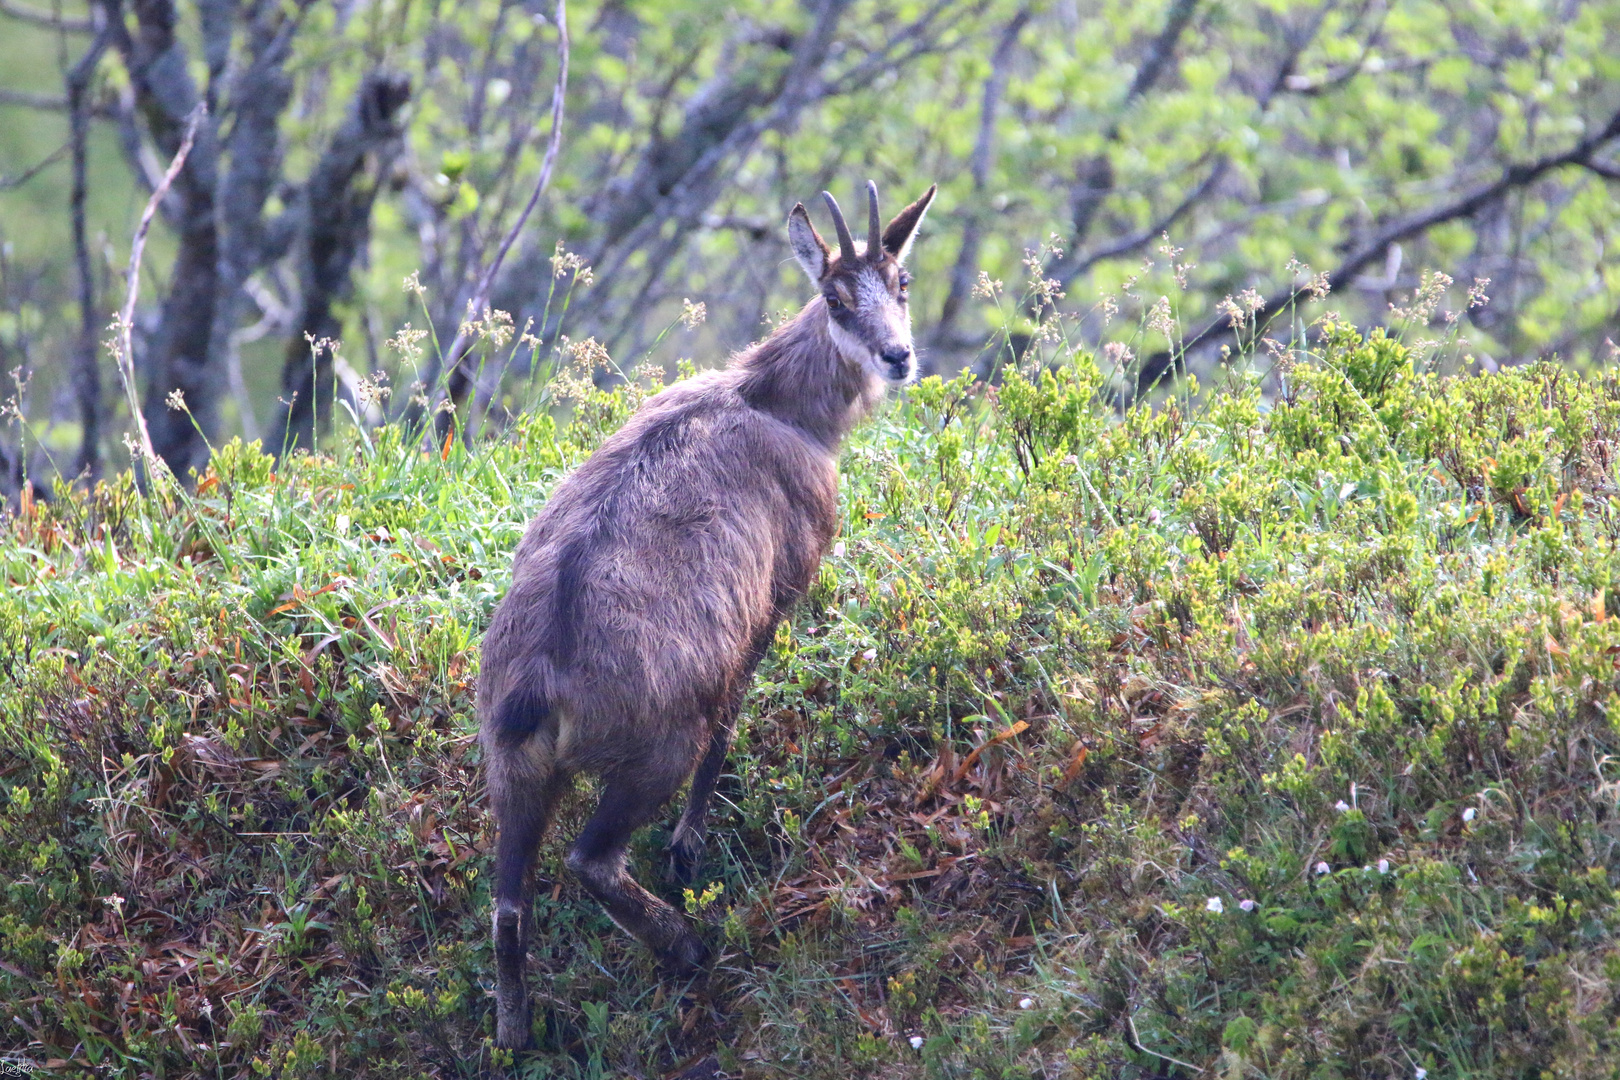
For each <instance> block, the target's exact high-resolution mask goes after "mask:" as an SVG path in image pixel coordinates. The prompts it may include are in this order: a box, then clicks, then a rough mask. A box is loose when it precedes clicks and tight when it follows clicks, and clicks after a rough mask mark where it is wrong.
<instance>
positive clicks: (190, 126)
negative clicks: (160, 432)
mask: <svg viewBox="0 0 1620 1080" xmlns="http://www.w3.org/2000/svg"><path fill="white" fill-rule="evenodd" d="M207 115H208V105H207V103H206V102H201V101H199V102H198V103H197V107H196V108H195V109H192V110H191V115H190V116H189V117H187V118H186V134H185V137H184V138H183V139H181V140H180V149H179V150H176V151H175V154H174V160H173V161H171V162H169V168H168V171H167V172H165V173H164V174H163V179H162V180H160V181H159V182H158V185H157V187H156V188H154V189H152V197H151V198H150V199H147V200H146V209H145V210H144V211H142V213H141V223H140V225H139V226H137V227H136V229H135V240H134V242H133V243H132V244H131V245H130V249H129V271H128V274H129V286H128V288H127V290H126V291H125V293H124V306H123V308H122V310H120V311H119V313H118V321H117V322H115V323H113V328H114V330H115V331H116V332H117V334H118V337H117V339H116V343H115V346H114V348H113V359H114V360H115V361H116V362H117V364H118V378H119V380H120V381H121V382H123V384H124V396H125V397H126V398H127V399H128V400H129V415H130V416H131V417H132V418H133V419H134V421H135V432H136V435H137V436H138V437H139V441H140V449H141V455H142V456H143V457H145V458H146V465H147V468H148V469H151V470H160V469H166V468H168V465H167V464H166V463H165V462H164V461H163V459H162V458H160V457H158V455H157V451H156V450H154V449H153V448H152V435H151V433H150V432H149V431H147V429H146V416H145V414H144V413H142V412H141V399H140V395H139V393H137V391H136V389H135V352H134V343H133V342H132V341H131V336H130V331H131V327H132V325H133V323H134V320H135V298H136V296H137V294H138V293H139V292H140V287H141V253H142V252H143V251H145V250H146V233H147V230H148V229H150V228H151V227H152V218H153V216H155V215H156V214H157V208H158V206H159V205H160V204H162V202H163V198H164V196H166V195H168V193H169V185H170V184H172V183H174V178H175V177H176V176H179V175H180V170H181V169H182V168H184V167H185V164H186V156H187V155H188V154H190V153H191V144H192V142H194V141H195V140H196V137H197V126H198V125H199V124H201V123H202V121H203V117H205V116H207Z"/></svg>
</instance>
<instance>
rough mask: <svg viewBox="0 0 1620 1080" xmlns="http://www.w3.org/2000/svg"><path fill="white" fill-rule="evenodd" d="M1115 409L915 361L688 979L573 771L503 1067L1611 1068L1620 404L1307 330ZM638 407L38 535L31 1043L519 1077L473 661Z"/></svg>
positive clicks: (794, 628)
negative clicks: (1139, 403) (1290, 348)
mask: <svg viewBox="0 0 1620 1080" xmlns="http://www.w3.org/2000/svg"><path fill="white" fill-rule="evenodd" d="M1109 385H1111V384H1110V382H1109V380H1108V379H1105V378H1104V377H1103V376H1102V375H1101V374H1100V373H1099V369H1098V368H1097V366H1096V365H1095V364H1094V363H1093V362H1092V361H1091V360H1090V359H1089V358H1087V357H1085V356H1083V355H1081V356H1074V357H1068V356H1065V357H1063V358H1062V360H1061V362H1060V363H1059V364H1058V365H1057V366H1055V367H1047V368H1046V369H1045V370H1024V371H1019V372H1013V371H1009V373H1008V375H1007V378H1006V379H1005V380H1004V382H1003V383H1002V385H1001V386H1000V387H999V389H997V390H996V391H994V392H986V391H984V390H983V389H982V388H981V387H977V386H975V385H973V384H972V383H971V382H970V381H968V380H966V379H960V380H956V381H954V382H950V383H943V382H940V381H938V380H930V381H928V382H925V383H924V384H923V385H921V386H919V387H917V388H916V389H915V390H914V391H913V392H912V393H911V395H910V396H909V397H908V399H906V400H905V401H904V402H902V403H901V404H900V405H898V406H897V407H895V408H894V409H892V410H890V411H889V412H887V413H886V414H885V415H884V416H882V417H881V418H879V419H878V420H877V421H876V422H874V423H873V424H871V425H869V426H868V427H867V428H865V429H863V430H862V431H861V432H860V433H859V434H858V435H857V436H856V437H855V438H854V440H853V441H852V443H851V445H850V446H849V448H848V453H847V455H846V460H845V469H844V480H843V484H844V489H845V490H844V492H843V503H842V505H843V507H844V513H845V521H844V523H843V533H842V536H841V538H840V541H839V544H838V546H837V547H836V548H835V550H834V552H833V553H832V554H831V555H830V556H829V558H828V560H827V563H826V565H825V567H824V570H823V573H822V576H821V579H820V581H819V583H818V585H817V586H816V588H815V590H814V591H813V595H812V596H811V598H810V599H809V601H808V602H807V603H806V604H805V605H804V606H803V607H802V609H801V610H800V611H799V613H798V614H797V616H796V617H795V619H794V621H793V623H792V624H791V625H790V626H788V627H785V628H784V629H783V630H782V631H781V632H780V633H779V634H778V635H777V638H776V641H775V644H774V648H773V650H772V652H771V654H770V656H769V657H768V658H767V660H766V663H765V665H764V667H763V669H762V671H761V674H760V678H759V680H758V683H757V685H756V687H755V690H754V692H753V694H752V696H751V698H750V701H749V706H748V709H747V721H746V727H745V730H744V731H743V733H742V735H741V737H740V739H739V742H738V748H737V752H736V753H735V755H734V756H733V759H732V762H731V771H730V774H729V775H728V776H727V777H726V778H725V779H724V781H723V783H722V787H721V791H722V794H723V796H724V797H723V798H722V799H721V800H719V804H718V806H717V808H716V810H715V811H714V815H713V820H712V826H713V830H712V838H711V857H710V860H709V863H708V865H707V867H706V868H705V876H704V878H703V880H702V882H700V883H699V885H698V887H695V888H694V889H692V890H691V891H690V892H689V893H687V894H686V895H685V899H686V901H687V903H686V906H687V907H688V909H689V910H690V911H691V912H693V913H694V915H695V917H697V918H699V919H700V920H703V921H704V922H706V923H708V924H709V926H708V929H707V931H706V933H707V934H708V936H709V938H710V940H711V941H712V942H713V943H714V944H715V945H716V947H717V948H718V949H719V951H720V953H721V955H720V959H719V960H718V962H717V965H716V967H715V969H714V971H713V973H712V975H711V976H710V977H709V978H708V979H707V981H706V982H701V983H696V984H693V985H691V986H681V985H671V984H664V983H660V982H659V981H658V980H657V979H656V977H655V975H654V973H653V971H652V967H651V963H650V961H649V959H648V957H647V956H646V955H645V954H644V953H643V952H642V951H640V950H639V949H638V948H637V947H635V946H634V945H633V944H632V943H631V942H630V941H629V940H628V939H627V938H625V937H624V936H623V935H622V934H620V933H618V932H617V931H616V930H614V929H613V928H612V926H611V924H609V922H608V921H607V919H606V918H605V916H604V915H603V914H602V913H601V911H600V909H599V908H598V907H597V906H596V905H595V904H593V903H591V902H590V901H589V899H588V898H587V897H585V896H584V894H583V893H582V891H581V890H580V889H579V887H578V886H577V884H576V883H575V882H574V881H573V879H572V878H571V877H569V876H568V875H567V874H565V873H563V872H562V867H561V858H560V856H561V852H562V850H563V847H562V844H563V840H564V839H565V838H566V837H567V836H569V835H571V834H572V832H573V831H575V830H576V829H577V828H578V826H579V824H580V823H581V820H582V817H583V815H584V814H585V813H586V812H587V810H588V808H589V799H590V792H589V791H588V790H586V789H585V787H584V786H583V785H582V788H581V790H580V791H579V792H577V793H576V794H575V796H574V797H573V798H572V799H570V800H569V801H568V802H567V803H566V804H565V806H564V807H563V809H562V811H561V815H560V816H561V820H560V821H559V823H558V829H557V833H556V834H554V836H553V837H552V839H550V840H549V841H548V842H547V845H546V847H545V849H544V852H543V856H542V865H541V873H542V875H543V876H544V877H545V879H546V887H545V888H544V889H543V890H542V892H541V895H540V899H539V902H538V910H537V918H536V931H535V945H534V950H533V959H532V966H533V968H534V969H536V970H535V971H534V972H533V979H534V985H535V987H536V988H537V989H539V990H540V998H539V1000H540V1007H539V1008H537V1014H536V1015H537V1020H536V1037H537V1042H538V1046H539V1049H538V1050H537V1051H536V1052H535V1053H533V1054H531V1055H519V1056H518V1058H517V1059H516V1062H515V1065H516V1067H517V1068H518V1069H519V1070H520V1071H523V1072H524V1073H525V1074H526V1075H535V1076H540V1075H562V1076H606V1075H620V1074H639V1075H662V1074H664V1073H668V1072H670V1071H672V1070H676V1069H677V1068H680V1067H684V1066H685V1064H686V1063H688V1062H691V1061H694V1060H700V1059H702V1058H704V1057H705V1056H707V1055H710V1054H714V1055H716V1058H717V1061H718V1064H719V1065H720V1066H721V1067H723V1068H725V1069H726V1070H728V1071H731V1072H736V1073H742V1074H744V1075H748V1076H777V1075H781V1076H787V1075H793V1076H829V1077H830V1076H845V1075H848V1073H849V1069H850V1068H851V1066H852V1065H854V1066H858V1067H859V1068H861V1069H865V1070H867V1071H869V1072H871V1073H874V1074H881V1075H886V1076H928V1077H963V1078H967V1077H1009V1078H1010V1077H1035V1076H1059V1075H1072V1076H1092V1075H1096V1076H1141V1077H1148V1076H1165V1075H1178V1074H1179V1075H1185V1076H1190V1075H1193V1074H1194V1073H1195V1072H1196V1071H1197V1070H1199V1069H1212V1070H1214V1071H1216V1072H1218V1073H1220V1074H1221V1075H1223V1076H1233V1077H1236V1076H1243V1075H1251V1074H1252V1075H1267V1076H1276V1077H1305V1076H1310V1077H1332V1076H1345V1077H1352V1076H1354V1077H1360V1076H1366V1077H1379V1078H1383V1077H1388V1076H1391V1075H1395V1076H1402V1075H1404V1076H1411V1075H1414V1074H1415V1073H1416V1071H1417V1070H1420V1069H1421V1070H1427V1073H1428V1075H1431V1076H1434V1077H1436V1078H1439V1077H1442V1076H1451V1075H1455V1076H1463V1075H1468V1076H1502V1077H1522V1076H1543V1075H1546V1076H1552V1075H1559V1076H1588V1075H1598V1074H1600V1073H1605V1072H1606V1070H1608V1069H1611V1068H1612V1062H1613V1061H1614V1060H1616V1054H1617V1051H1620V1047H1617V1045H1616V1043H1617V1040H1620V1035H1617V1027H1616V1025H1617V1022H1620V998H1617V989H1620V983H1617V980H1620V947H1617V946H1616V945H1615V940H1616V939H1615V933H1614V932H1615V929H1616V924H1617V921H1620V907H1617V904H1616V891H1615V888H1616V884H1617V875H1620V864H1617V858H1620V856H1617V855H1616V852H1617V850H1620V846H1617V844H1616V840H1617V839H1620V835H1617V828H1620V825H1617V821H1620V814H1617V810H1620V765H1617V764H1616V762H1617V759H1620V723H1617V720H1616V717H1617V716H1620V696H1617V691H1620V682H1617V662H1616V659H1615V658H1616V656H1617V655H1620V618H1616V615H1617V613H1620V602H1617V589H1620V562H1617V560H1616V554H1615V544H1616V537H1617V535H1620V515H1617V513H1616V509H1615V507H1614V505H1613V501H1614V498H1615V495H1616V491H1617V488H1616V477H1615V472H1614V462H1615V454H1616V449H1615V448H1616V446H1617V445H1620V443H1617V438H1620V436H1617V423H1620V383H1617V382H1616V381H1615V380H1614V379H1613V378H1610V377H1582V376H1579V375H1576V374H1573V373H1571V372H1569V371H1566V370H1563V369H1560V368H1556V367H1552V366H1546V365H1541V366H1535V367H1528V368H1522V369H1514V370H1507V371H1503V372H1501V373H1499V374H1495V375H1491V376H1487V377H1474V378H1461V377H1441V376H1439V375H1437V374H1434V373H1433V372H1430V371H1428V370H1426V369H1425V367H1424V365H1423V364H1422V363H1420V362H1418V361H1417V359H1416V358H1414V356H1413V354H1412V353H1410V352H1409V351H1408V350H1407V348H1406V347H1405V346H1404V345H1402V344H1401V343H1400V342H1398V341H1395V340H1393V339H1391V338H1388V337H1385V336H1383V335H1381V334H1379V333H1374V334H1373V335H1372V336H1371V337H1368V338H1365V339H1364V338H1362V337H1361V336H1360V335H1358V334H1356V333H1355V332H1354V331H1352V330H1350V329H1348V328H1343V327H1329V328H1327V329H1326V331H1325V333H1324V335H1323V337H1322V340H1321V343H1320V346H1319V348H1318V351H1317V352H1316V353H1314V354H1313V355H1311V356H1309V357H1304V356H1298V355H1290V356H1289V357H1288V358H1287V362H1286V363H1282V364H1279V365H1278V368H1277V369H1276V371H1275V372H1274V373H1273V374H1272V375H1270V376H1269V377H1268V378H1264V379H1263V378H1261V377H1260V375H1259V374H1257V373H1254V372H1251V371H1248V370H1247V369H1241V368H1240V369H1237V370H1234V371H1233V372H1232V373H1230V375H1229V376H1228V377H1226V378H1224V379H1223V381H1222V385H1220V386H1219V387H1217V388H1214V389H1211V390H1209V391H1207V392H1199V393H1185V394H1181V395H1179V396H1175V397H1172V398H1170V399H1168V400H1167V401H1165V402H1164V403H1162V404H1161V405H1160V406H1159V407H1157V408H1153V409H1150V408H1148V407H1146V406H1143V407H1138V408H1134V409H1131V410H1128V411H1126V412H1125V413H1123V414H1122V415H1116V414H1115V413H1114V412H1113V409H1112V406H1111V405H1110V400H1111V399H1110V398H1109V396H1108V391H1107V387H1108V386H1109ZM633 392H635V391H630V390H621V391H619V392H618V395H624V394H629V393H633ZM630 403H631V400H630V399H629V398H626V397H621V396H617V395H600V396H599V397H597V398H592V399H591V400H590V401H588V402H586V403H585V407H583V408H581V409H580V410H578V416H579V418H580V419H579V420H578V421H577V424H576V423H562V424H559V423H558V422H557V421H555V420H554V419H553V418H552V417H551V416H548V415H535V416H529V417H525V418H523V419H521V420H519V421H518V422H517V423H516V425H515V426H514V427H513V428H512V429H511V430H510V431H509V432H507V433H506V434H505V435H504V436H503V437H502V438H500V439H499V440H495V441H492V442H489V443H487V444H485V445H483V446H482V447H481V448H480V449H479V450H477V451H476V452H471V451H468V450H467V449H465V448H464V447H461V446H459V445H455V444H452V445H451V446H450V447H449V449H448V450H447V451H446V452H445V453H442V454H440V453H434V454H423V453H421V452H420V451H419V449H418V448H417V447H416V446H415V445H414V444H412V443H410V442H409V441H407V440H405V439H403V438H402V437H401V436H400V434H399V433H398V432H396V431H391V430H385V431H382V432H377V433H374V435H373V437H371V438H369V439H366V440H361V441H356V442H355V443H354V444H353V445H351V446H348V447H345V448H344V449H342V450H341V452H340V453H338V454H337V455H336V456H322V457H314V458H309V457H305V458H299V459H295V460H293V461H291V462H289V463H287V464H286V465H285V466H284V467H283V468H282V469H280V470H279V471H272V469H271V466H270V463H269V461H268V459H266V458H264V457H263V456H262V455H259V454H258V453H257V451H256V450H254V449H253V448H251V447H245V446H242V445H240V444H233V445H231V446H229V447H226V448H224V449H223V450H222V451H221V452H220V453H219V454H218V455H217V456H216V458H215V463H214V465H213V467H212V468H211V469H210V471H209V473H208V474H207V475H205V476H204V477H202V478H201V480H200V482H199V483H198V485H197V488H196V492H195V494H192V495H179V494H166V495H165V494H158V495H150V496H143V495H141V494H140V493H138V492H137V491H136V490H135V489H134V488H133V486H132V485H131V484H130V483H129V481H128V480H127V479H125V480H121V481H119V482H117V483H114V484H111V485H107V486H103V487H101V488H99V489H98V490H97V491H96V492H95V493H94V494H93V495H88V496H86V495H83V494H77V493H74V492H70V491H66V490H64V491H63V492H61V497H60V498H59V499H58V500H57V501H55V502H53V503H51V504H48V505H39V504H29V505H26V506H24V507H23V509H22V512H21V513H19V514H17V515H16V516H14V517H12V518H10V519H8V520H7V522H6V525H5V529H6V532H5V536H4V540H3V542H0V564H3V566H4V573H5V577H6V584H7V586H8V587H7V588H6V589H5V591H4V593H3V594H0V657H3V658H4V671H5V690H4V693H3V695H0V880H3V881H4V883H5V884H4V889H5V898H4V904H3V906H0V1015H3V1019H4V1021H5V1022H4V1024H3V1026H0V1046H3V1047H4V1048H5V1049H6V1050H8V1051H10V1052H11V1053H13V1054H15V1055H19V1056H21V1057H24V1058H26V1059H28V1060H30V1061H33V1062H35V1063H38V1064H41V1065H49V1067H50V1068H51V1069H53V1070H56V1071H59V1072H61V1073H63V1074H84V1075H88V1074H90V1073H92V1072H99V1073H101V1074H116V1075H151V1076H175V1075H210V1076H226V1075H230V1076H236V1075H250V1076H251V1075H262V1076H287V1077H292V1076H315V1075H326V1074H328V1073H330V1074H332V1075H342V1076H401V1077H404V1076H418V1075H423V1074H424V1073H426V1074H432V1075H443V1076H455V1075H476V1074H479V1073H481V1072H484V1071H487V1070H488V1069H489V1068H491V1067H492V1066H493V1065H497V1064H501V1063H503V1062H504V1061H505V1058H503V1057H502V1056H501V1055H499V1054H497V1053H496V1052H495V1051H494V1050H493V1049H492V1048H491V1043H490V1035H491V1032H492V1022H493V1021H492V998H491V996H490V990H491V987H492V981H493V971H492V968H491V960H492V957H491V952H490V946H489V942H488V936H487V919H486V914H487V911H488V885H487V881H488V874H487V868H488V861H489V852H490V848H491V843H490V841H491V836H490V834H489V831H488V822H487V816H486V814H485V812H484V808H483V805H482V797H481V789H480V786H479V773H478V760H477V750H476V745H475V743H474V741H473V738H472V733H473V730H474V721H473V718H472V686H473V683H474V677H475V672H476V666H477V645H478V638H479V634H480V632H481V630H482V627H483V626H484V624H485V622H486V620H487V618H488V616H489V614H490V612H491V610H492V608H493V605H494V603H495V602H496V600H497V599H498V597H499V596H500V595H501V593H502V591H503V590H504V588H505V585H506V582H507V575H508V573H509V562H510V553H511V550H512V548H513V547H514V546H515V544H516V542H517V540H518V537H519V536H520V534H521V530H522V528H523V524H524V522H525V521H526V520H527V518H528V517H529V516H530V515H531V514H532V513H533V512H534V511H535V509H536V508H538V507H539V506H540V505H542V504H543V502H544V500H545V498H546V494H547V492H548V491H549V490H550V489H551V488H552V487H553V485H554V484H555V483H556V482H557V480H558V479H559V478H560V477H561V476H562V475H563V474H564V473H565V471H566V470H567V469H568V468H570V467H572V466H573V465H574V464H576V463H577V462H578V461H579V460H581V459H582V457H583V455H584V454H585V453H587V452H588V450H589V449H590V448H591V447H593V446H595V445H596V444H597V443H598V442H599V440H600V438H601V437H602V436H603V434H604V433H605V432H606V431H608V430H611V428H612V426H613V425H615V424H616V423H618V422H620V421H622V418H623V416H624V415H625V414H626V412H627V410H628V407H629V405H630ZM672 814H673V809H672V811H671V815H672ZM667 825H668V822H666V826H665V827H666V828H667ZM665 838H666V833H665V832H663V831H660V830H659V829H655V830H652V831H651V833H650V835H648V836H646V837H644V839H643V841H642V844H641V846H640V847H639V848H638V850H637V854H636V858H637V861H638V873H639V874H640V875H641V876H642V878H643V880H647V881H649V882H651V881H656V880H658V875H659V872H660V868H661V866H662V858H661V851H660V847H661V844H662V842H663V840H664V839H665ZM666 893H667V894H668V895H669V896H670V897H671V898H672V899H674V900H676V901H677V902H679V901H680V900H681V899H682V894H681V893H680V892H679V890H676V889H674V888H672V887H671V888H667V889H666ZM1604 1063H1609V1064H1604Z"/></svg>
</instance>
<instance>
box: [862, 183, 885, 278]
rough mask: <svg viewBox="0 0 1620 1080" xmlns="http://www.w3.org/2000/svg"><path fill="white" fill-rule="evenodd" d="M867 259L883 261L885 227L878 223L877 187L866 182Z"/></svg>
mask: <svg viewBox="0 0 1620 1080" xmlns="http://www.w3.org/2000/svg"><path fill="white" fill-rule="evenodd" d="M866 211H867V223H866V257H867V259H868V260H870V261H871V262H881V261H882V260H883V226H882V224H881V223H879V221H878V209H877V185H876V184H874V183H872V181H870V180H868V181H867V182H866Z"/></svg>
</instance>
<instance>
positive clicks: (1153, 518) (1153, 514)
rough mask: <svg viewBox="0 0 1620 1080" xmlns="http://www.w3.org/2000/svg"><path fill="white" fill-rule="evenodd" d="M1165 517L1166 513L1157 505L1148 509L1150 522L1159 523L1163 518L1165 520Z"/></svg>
mask: <svg viewBox="0 0 1620 1080" xmlns="http://www.w3.org/2000/svg"><path fill="white" fill-rule="evenodd" d="M1163 518H1164V515H1163V514H1161V513H1160V512H1159V508H1158V507H1157V506H1155V507H1154V508H1153V509H1151V510H1149V511H1148V522H1149V523H1150V524H1153V525H1157V524H1158V523H1159V522H1160V521H1161V520H1163Z"/></svg>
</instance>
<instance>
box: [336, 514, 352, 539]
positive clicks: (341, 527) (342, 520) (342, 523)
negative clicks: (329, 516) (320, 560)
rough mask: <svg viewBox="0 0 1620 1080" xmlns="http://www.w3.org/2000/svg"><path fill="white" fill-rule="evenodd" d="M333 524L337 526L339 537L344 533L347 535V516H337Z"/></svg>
mask: <svg viewBox="0 0 1620 1080" xmlns="http://www.w3.org/2000/svg"><path fill="white" fill-rule="evenodd" d="M333 524H334V525H336V526H337V533H338V535H339V536H342V535H344V534H345V533H347V532H348V531H349V515H348V514H339V515H338V516H337V521H335V522H333Z"/></svg>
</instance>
